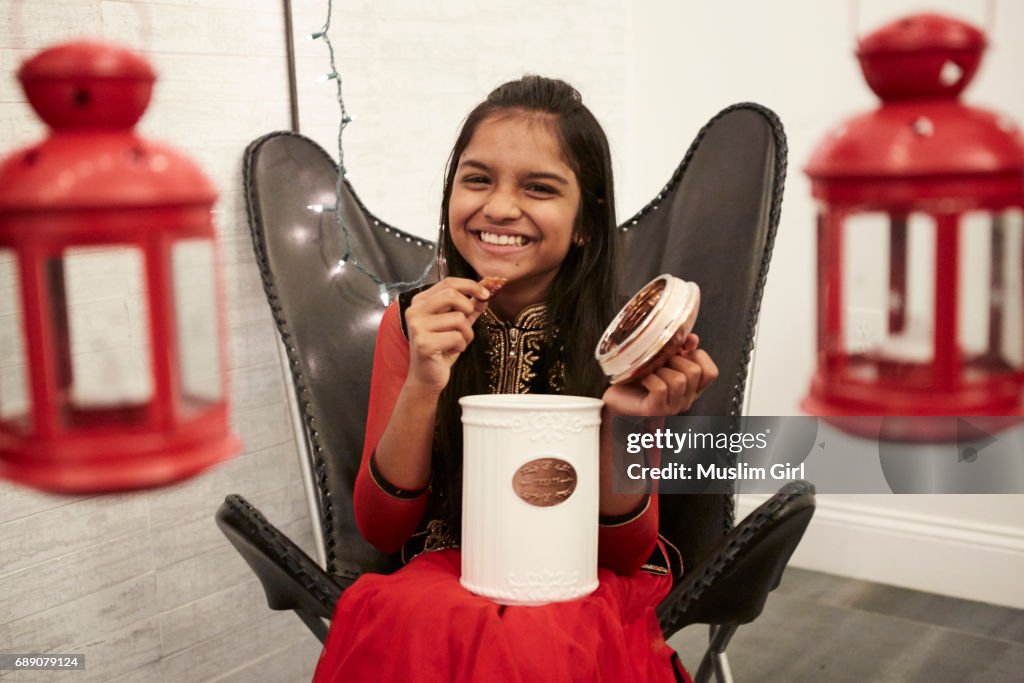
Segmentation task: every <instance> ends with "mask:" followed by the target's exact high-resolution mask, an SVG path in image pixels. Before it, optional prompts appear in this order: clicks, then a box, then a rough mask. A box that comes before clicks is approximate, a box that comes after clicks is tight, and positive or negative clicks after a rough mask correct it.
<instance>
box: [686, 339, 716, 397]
mask: <svg viewBox="0 0 1024 683" xmlns="http://www.w3.org/2000/svg"><path fill="white" fill-rule="evenodd" d="M691 360H693V362H694V363H696V364H697V365H699V366H700V385H699V386H698V387H697V390H698V391H704V390H705V389H707V387H708V385H709V384H711V383H712V382H714V381H715V380H716V379H718V366H717V365H715V361H713V360H711V356H709V355H708V354H707V351H705V350H704V349H698V350H697V351H695V352H694V353H693V354H692V355H691Z"/></svg>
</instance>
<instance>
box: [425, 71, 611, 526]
mask: <svg viewBox="0 0 1024 683" xmlns="http://www.w3.org/2000/svg"><path fill="white" fill-rule="evenodd" d="M515 115H526V116H537V115H540V117H541V120H544V119H547V120H548V121H549V122H550V123H549V124H548V125H550V127H551V130H552V132H553V133H554V134H555V136H556V138H557V139H558V141H559V143H560V145H561V150H562V155H563V157H564V161H565V162H566V164H567V165H568V166H569V167H570V168H571V169H572V170H573V172H575V174H576V179H577V181H578V182H579V186H580V206H579V208H578V210H577V212H576V223H575V225H574V227H573V235H574V241H573V243H572V245H571V246H570V247H569V253H568V254H567V255H566V257H565V260H564V261H563V262H562V266H561V268H560V269H559V271H558V273H557V275H556V276H555V279H554V282H553V284H552V286H551V289H550V291H549V292H548V296H547V302H546V303H547V305H548V325H549V327H548V330H547V338H548V340H549V341H553V340H554V333H555V327H556V326H557V328H558V330H559V334H558V343H557V344H554V345H553V346H552V347H550V348H553V349H554V351H555V352H558V353H560V354H561V360H562V362H563V363H564V367H565V393H567V394H572V395H576V396H593V397H596V398H600V396H601V394H602V393H603V392H604V389H605V387H606V386H607V380H606V379H605V376H604V374H603V373H602V372H601V369H600V367H599V366H598V364H597V361H596V360H594V347H595V346H596V345H597V341H598V339H599V338H600V336H601V333H602V332H603V331H604V329H605V327H606V326H607V325H608V323H609V322H610V321H611V319H612V317H613V316H614V314H615V312H616V310H617V306H616V296H617V279H616V259H615V252H616V244H615V242H616V236H617V234H618V233H617V230H616V224H615V195H614V189H613V179H612V163H611V154H610V153H609V149H608V140H607V138H606V137H605V134H604V130H602V128H601V125H600V124H599V123H598V122H597V119H596V118H595V117H594V115H593V114H592V113H591V112H590V110H589V109H587V107H586V106H584V104H583V101H582V98H581V97H580V94H579V92H577V91H576V89H575V88H573V87H572V86H571V85H569V84H568V83H566V82H564V81H560V80H556V79H550V78H543V77H541V76H525V77H523V78H522V79H520V80H518V81H511V82H509V83H505V84H504V85H502V86H499V87H498V88H497V89H495V90H494V91H493V92H491V94H490V95H488V96H487V99H486V100H484V101H483V102H482V103H480V104H479V105H478V106H477V107H476V108H475V109H473V111H472V112H470V114H469V116H468V117H466V121H465V123H464V124H463V126H462V130H461V132H460V133H459V136H458V138H457V139H456V141H455V146H454V148H453V149H452V154H451V157H450V158H449V159H448V168H447V171H446V173H445V183H444V195H443V197H442V200H441V231H440V236H439V238H438V247H437V249H438V275H439V276H440V277H446V276H454V277H465V278H470V279H479V277H480V275H479V273H477V272H475V271H474V270H473V267H472V266H470V265H469V263H468V262H467V261H466V260H465V259H464V258H463V257H462V255H461V254H460V253H459V252H458V251H457V250H456V249H455V245H454V243H453V242H452V239H451V230H450V225H449V222H448V205H449V201H450V200H451V196H452V187H453V184H454V182H455V171H456V169H457V168H458V165H459V159H460V158H461V156H462V153H463V152H464V151H465V149H466V147H467V146H468V145H469V142H470V140H471V139H472V137H473V133H474V132H476V129H477V127H478V126H479V125H480V123H481V122H482V121H484V120H485V119H488V118H490V117H495V116H515ZM577 241H579V242H582V244H577V243H576V242H577ZM498 296H501V295H500V294H499V295H498ZM474 333H475V338H474V341H473V343H471V344H470V345H469V348H468V349H466V351H465V352H464V353H463V354H462V355H461V356H459V358H458V360H457V361H456V362H455V364H454V366H452V373H451V378H450V380H449V382H448V386H447V387H445V389H444V391H443V392H442V393H441V396H440V399H439V402H438V411H437V424H438V429H437V432H436V434H435V436H436V440H437V443H436V444H435V449H434V462H433V463H432V471H433V472H432V478H433V481H434V493H435V495H437V496H438V497H439V498H441V500H439V501H437V502H438V503H440V504H441V509H440V510H439V511H438V512H439V513H440V514H442V515H443V516H444V517H447V518H448V521H449V522H450V523H452V524H453V525H454V526H455V527H456V528H458V527H459V525H460V522H461V519H460V515H459V511H460V509H461V503H462V498H461V495H462V493H461V492H462V420H461V410H460V408H459V404H458V400H459V398H460V397H462V396H468V395H471V394H486V393H488V391H489V386H488V372H487V371H488V357H487V349H486V344H487V332H486V330H485V328H484V327H483V323H482V322H480V321H478V322H477V323H476V325H475V328H474ZM559 349H561V350H560V351H559Z"/></svg>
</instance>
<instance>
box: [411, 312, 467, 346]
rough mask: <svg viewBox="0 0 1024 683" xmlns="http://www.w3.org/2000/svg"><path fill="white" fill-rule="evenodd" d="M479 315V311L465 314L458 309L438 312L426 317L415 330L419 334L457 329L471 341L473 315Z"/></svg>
mask: <svg viewBox="0 0 1024 683" xmlns="http://www.w3.org/2000/svg"><path fill="white" fill-rule="evenodd" d="M479 315H480V314H479V313H473V314H471V315H469V316H467V315H465V314H463V313H461V312H460V311H451V312H449V313H438V314H436V315H432V316H430V317H428V318H426V319H425V320H424V321H423V322H422V324H421V325H420V326H419V327H418V328H417V330H416V331H417V332H418V333H420V334H422V333H424V332H427V333H438V332H451V331H457V332H460V333H461V334H462V336H463V337H465V338H466V341H467V342H471V341H473V320H475V318H474V317H473V316H479Z"/></svg>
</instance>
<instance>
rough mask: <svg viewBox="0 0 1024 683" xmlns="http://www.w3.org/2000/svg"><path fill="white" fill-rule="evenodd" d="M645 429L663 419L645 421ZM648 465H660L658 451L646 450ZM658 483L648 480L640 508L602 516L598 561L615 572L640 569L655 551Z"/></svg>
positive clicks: (656, 424)
mask: <svg viewBox="0 0 1024 683" xmlns="http://www.w3.org/2000/svg"><path fill="white" fill-rule="evenodd" d="M645 423H646V425H645V428H646V429H647V430H654V429H659V428H662V427H664V426H665V421H664V419H653V420H650V419H648V420H645ZM647 462H648V463H649V465H650V466H651V467H658V466H659V465H660V464H661V450H660V449H657V448H654V449H651V448H649V449H647ZM657 485H658V482H657V480H654V481H652V482H651V486H652V491H651V495H650V496H648V497H647V498H646V499H645V501H644V502H643V503H641V505H640V507H639V509H637V510H635V511H634V512H632V513H630V514H628V515H626V518H625V519H624V520H621V521H619V520H614V521H612V520H607V519H602V523H601V526H600V529H599V531H598V536H597V564H598V566H599V567H607V568H608V569H611V570H612V571H613V572H615V573H616V574H624V575H628V574H632V573H634V572H636V571H638V570H639V569H640V567H642V566H643V564H644V563H645V562H646V561H647V560H648V558H650V556H651V554H652V553H653V552H654V547H655V545H656V544H657V542H658V524H659V522H658V490H657Z"/></svg>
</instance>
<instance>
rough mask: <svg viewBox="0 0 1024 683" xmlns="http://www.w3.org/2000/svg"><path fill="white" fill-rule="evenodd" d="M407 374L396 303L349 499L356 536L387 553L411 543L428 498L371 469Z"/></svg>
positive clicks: (383, 324) (381, 333) (383, 330)
mask: <svg viewBox="0 0 1024 683" xmlns="http://www.w3.org/2000/svg"><path fill="white" fill-rule="evenodd" d="M408 373H409V342H408V340H407V339H406V338H405V335H404V334H403V333H402V321H401V313H400V312H399V309H398V303H397V302H396V303H393V304H391V305H390V306H388V308H387V310H385V311H384V317H383V318H382V319H381V321H380V329H379V330H378V332H377V345H376V348H375V350H374V354H373V379H372V380H371V382H370V408H369V412H368V413H367V416H366V440H365V441H364V442H363V459H362V462H361V464H360V466H359V474H358V476H357V477H356V487H355V494H354V498H353V500H354V505H355V518H356V525H357V526H358V527H359V531H360V533H362V534H363V537H364V538H365V539H366V540H367V541H369V542H370V543H371V544H373V545H374V546H375V547H376V548H377V549H378V550H380V551H382V552H385V553H393V552H397V551H398V550H399V549H400V548H401V547H402V545H404V544H405V542H406V541H407V540H409V537H410V536H411V535H412V534H413V532H415V531H416V527H417V526H418V525H419V523H420V519H421V518H422V517H423V511H424V509H425V508H426V506H427V495H428V494H427V493H426V492H425V491H424V492H420V493H418V494H416V493H415V492H409V493H406V492H402V491H401V490H399V489H396V488H395V487H394V486H391V485H389V484H388V483H387V482H382V481H379V480H378V479H377V478H376V477H375V476H374V473H373V472H372V471H371V467H370V461H371V459H372V458H373V453H374V451H375V450H376V448H377V444H378V443H379V442H380V438H381V436H382V435H383V434H384V429H385V428H386V427H387V425H388V422H389V421H390V420H391V413H392V412H393V411H394V409H395V403H396V402H397V401H398V394H399V393H400V392H401V390H402V385H403V384H404V383H405V377H406V375H407V374H408ZM374 469H375V468H374ZM377 476H378V477H379V475H377ZM386 489H387V490H386Z"/></svg>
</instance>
